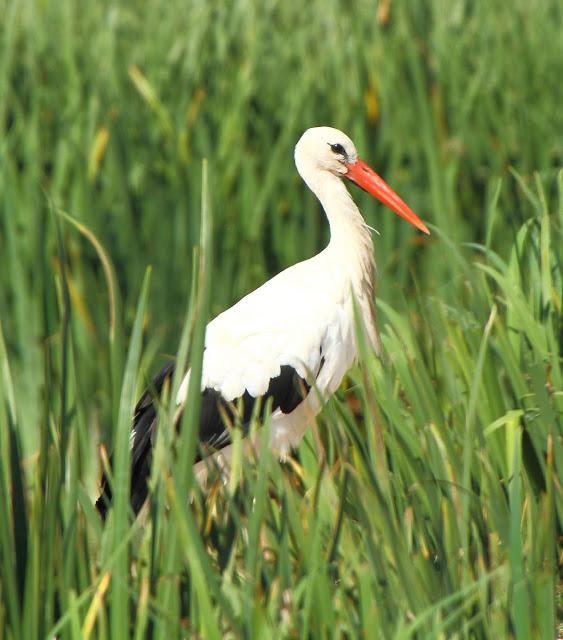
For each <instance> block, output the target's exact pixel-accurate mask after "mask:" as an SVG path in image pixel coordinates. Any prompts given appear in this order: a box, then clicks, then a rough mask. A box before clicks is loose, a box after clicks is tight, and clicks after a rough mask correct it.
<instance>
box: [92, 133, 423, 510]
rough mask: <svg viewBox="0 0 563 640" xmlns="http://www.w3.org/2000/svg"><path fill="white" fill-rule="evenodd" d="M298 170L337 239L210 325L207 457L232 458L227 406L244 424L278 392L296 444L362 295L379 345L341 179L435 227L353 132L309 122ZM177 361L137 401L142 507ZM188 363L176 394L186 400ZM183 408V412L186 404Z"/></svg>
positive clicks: (332, 379) (204, 426)
mask: <svg viewBox="0 0 563 640" xmlns="http://www.w3.org/2000/svg"><path fill="white" fill-rule="evenodd" d="M295 164H296V166H297V170H298V171H299V174H300V175H301V177H302V178H303V180H304V181H305V183H306V184H307V186H308V187H309V188H310V189H311V191H312V192H313V193H314V194H315V195H316V196H317V198H318V199H319V200H320V202H321V205H322V206H323V209H324V211H325V213H326V216H327V218H328V222H329V225H330V242H329V243H328V246H327V247H326V248H325V249H324V250H323V251H321V252H320V253H319V254H317V255H316V256H314V257H313V258H310V259H309V260H305V261H303V262H300V263H298V264H295V265H293V266H291V267H289V268H288V269H286V270H285V271H282V272H281V273H279V274H278V275H277V276H275V277H274V278H272V279H271V280H269V281H268V282H266V283H265V284H263V285H262V286H261V287H259V288H258V289H256V290H255V291H253V292H252V293H249V294H248V295H247V296H245V297H244V298H243V299H242V300H240V301H239V302H238V303H237V304H235V305H234V306H233V307H231V308H230V309H227V310H226V311H224V312H223V313H221V314H219V315H218V316H217V317H216V318H215V319H214V320H212V321H211V322H210V323H209V324H208V325H207V328H206V334H205V351H204V354H203V373H202V380H201V390H202V400H201V401H202V406H201V416H200V424H199V441H200V445H201V446H200V450H199V453H198V456H197V459H196V461H197V462H198V464H200V465H201V464H202V463H203V459H204V458H205V457H206V455H209V454H210V453H213V455H215V456H220V457H221V458H222V460H223V461H227V462H228V460H229V456H230V449H231V439H230V432H229V430H228V429H227V427H226V426H225V424H224V422H223V419H222V414H224V413H225V412H227V415H231V416H234V413H235V407H238V408H239V409H240V407H241V405H242V411H241V414H239V416H241V422H242V424H243V426H244V425H245V423H246V424H247V423H248V422H249V421H250V417H251V415H252V409H253V404H254V403H255V402H256V400H257V399H258V398H261V406H262V407H265V405H266V401H267V400H268V399H269V398H271V407H272V414H271V423H270V424H271V446H272V448H273V450H274V451H275V452H277V453H278V454H280V455H284V454H285V453H287V452H288V451H289V450H290V449H291V448H292V447H295V446H296V445H297V444H298V443H299V441H300V440H301V438H302V437H303V434H304V432H305V430H306V428H307V425H308V423H309V422H310V421H311V418H312V417H313V416H314V415H316V414H317V413H318V411H319V410H320V408H321V405H322V401H323V400H324V399H327V398H328V397H329V396H330V395H331V394H332V393H334V391H335V390H336V389H337V388H338V386H339V385H340V382H341V381H342V378H343V377H344V375H345V373H346V372H347V371H348V369H349V368H350V367H351V365H352V363H353V362H354V360H355V359H356V358H357V355H358V347H357V342H356V331H355V321H354V311H353V307H354V299H355V300H356V303H357V309H358V310H359V315H360V320H361V328H362V330H363V332H364V335H365V337H366V340H367V343H368V344H369V345H370V346H371V347H372V348H373V349H375V350H376V351H377V350H378V349H379V336H378V333H377V328H376V324H375V308H374V281H375V261H374V256H373V247H372V241H371V234H370V227H368V226H367V225H366V223H365V221H364V219H363V217H362V214H361V213H360V211H359V209H358V207H357V206H356V204H355V203H354V201H353V200H352V198H351V196H350V194H349V193H348V190H347V189H346V186H345V185H344V182H343V180H342V178H347V179H348V180H351V181H352V182H354V183H356V184H357V185H358V186H360V187H361V188H362V189H364V190H365V191H367V192H368V193H370V194H371V195H373V196H375V197H376V198H377V199H378V200H380V201H381V202H382V203H383V204H385V205H386V206H387V207H389V208H390V209H392V210H393V211H394V212H395V213H397V214H398V215H399V216H401V217H402V218H404V219H405V220H407V221H408V222H410V223H411V224H413V225H414V226H415V227H417V228H418V229H420V230H421V231H423V232H424V233H429V231H428V229H427V228H426V226H425V225H424V223H423V222H422V221H421V220H420V219H419V218H418V216H417V215H416V214H415V213H414V212H413V211H412V210H411V209H410V208H409V207H408V206H407V205H406V204H405V203H404V202H403V201H402V200H401V198H399V196H398V195H397V194H396V193H395V192H394V191H393V190H392V189H391V188H390V187H389V186H388V185H387V184H386V183H385V182H384V181H383V180H382V179H381V178H380V177H379V176H378V175H377V174H376V173H375V171H373V170H372V169H371V168H370V167H369V166H368V165H367V164H365V163H364V162H363V161H362V160H360V159H359V158H358V153H357V151H356V147H355V146H354V143H353V142H352V140H350V138H349V137H348V136H347V135H345V134H344V133H342V131H339V130H338V129H333V128H331V127H315V128H312V129H308V130H307V131H305V133H304V134H303V135H302V136H301V139H300V140H299V142H298V143H297V146H296V147H295ZM173 370H174V364H173V363H168V364H167V365H166V366H165V367H164V368H163V370H162V371H161V372H160V373H159V374H158V375H157V376H156V378H155V379H154V381H153V385H152V387H151V390H150V391H146V392H145V393H144V395H143V397H142V398H141V399H140V401H139V403H138V404H137V407H136V410H135V415H134V423H133V430H132V436H131V463H132V470H131V506H132V509H133V511H134V512H135V513H137V512H138V511H139V510H140V508H141V507H142V505H143V503H144V501H145V499H146V497H147V493H148V485H147V482H148V477H149V474H150V464H151V458H152V455H151V452H152V448H153V446H154V439H155V434H156V417H157V412H156V407H155V403H154V396H155V394H160V392H161V390H162V388H163V385H164V383H165V382H166V381H167V380H170V378H171V376H172V373H173ZM189 376H190V371H188V372H187V373H186V374H185V377H184V379H183V381H182V384H181V386H180V388H179V391H178V396H177V398H176V402H177V404H178V405H179V407H180V408H181V407H182V406H183V404H184V402H185V400H186V395H187V389H188V381H189ZM179 413H180V412H179ZM110 501H111V488H110V486H109V483H108V481H107V478H104V479H103V486H102V495H101V497H100V498H99V499H98V501H97V507H98V510H99V511H100V513H101V514H102V516H105V513H106V510H107V507H108V506H109V504H110Z"/></svg>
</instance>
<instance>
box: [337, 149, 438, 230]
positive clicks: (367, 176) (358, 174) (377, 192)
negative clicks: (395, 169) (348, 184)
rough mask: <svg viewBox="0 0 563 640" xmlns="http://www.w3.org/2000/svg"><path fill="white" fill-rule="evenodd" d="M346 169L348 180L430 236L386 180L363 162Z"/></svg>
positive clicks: (420, 221) (357, 162)
mask: <svg viewBox="0 0 563 640" xmlns="http://www.w3.org/2000/svg"><path fill="white" fill-rule="evenodd" d="M346 167H347V168H348V173H346V174H344V175H345V177H346V178H348V179H349V180H351V181H352V182H355V183H356V184H357V185H358V187H361V188H362V189H364V191H367V192H368V193H370V194H371V195H372V196H374V198H377V199H378V200H379V201H380V202H383V204H384V205H385V206H386V207H389V209H391V211H394V212H395V213H396V214H397V215H398V216H401V218H404V219H405V220H406V221H407V222H410V223H411V224H413V225H414V226H415V227H416V228H417V229H420V230H421V231H423V232H424V233H427V234H428V235H430V231H428V228H427V227H426V225H425V224H424V222H422V220H421V219H420V218H419V217H418V216H417V215H416V213H415V212H414V211H413V210H412V209H411V208H410V207H409V206H408V205H407V204H405V203H404V202H403V201H402V200H401V198H399V196H398V195H397V194H396V193H395V192H394V191H393V189H391V187H390V186H389V185H388V184H387V183H386V182H385V180H383V178H380V177H379V176H378V175H377V173H375V171H374V170H373V169H372V168H371V167H369V166H368V165H367V164H366V163H365V162H363V160H357V161H356V162H354V163H350V164H347V165H346Z"/></svg>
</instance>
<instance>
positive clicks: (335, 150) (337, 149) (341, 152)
mask: <svg viewBox="0 0 563 640" xmlns="http://www.w3.org/2000/svg"><path fill="white" fill-rule="evenodd" d="M329 146H330V148H331V150H332V151H333V153H337V154H338V155H339V156H346V151H345V150H344V147H343V146H342V145H341V144H340V143H338V142H337V143H336V144H331V145H329Z"/></svg>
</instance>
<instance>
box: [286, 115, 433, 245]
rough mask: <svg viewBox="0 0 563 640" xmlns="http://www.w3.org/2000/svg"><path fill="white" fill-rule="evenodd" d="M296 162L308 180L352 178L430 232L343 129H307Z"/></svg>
mask: <svg viewBox="0 0 563 640" xmlns="http://www.w3.org/2000/svg"><path fill="white" fill-rule="evenodd" d="M295 164H296V165H297V169H298V171H299V173H300V174H301V175H302V176H303V177H304V178H305V180H306V181H307V182H308V183H309V182H312V181H314V176H315V175H316V176H319V177H320V176H322V175H323V174H324V173H325V172H327V173H331V174H333V175H335V176H337V177H340V178H347V179H348V180H351V181H352V182H354V183H355V184H357V185H358V186H359V187H361V188H362V189H363V190H364V191H367V192H368V193H369V194H371V195H372V196H374V197H375V198H377V199H378V200H379V201H380V202H382V203H383V204H384V205H385V206H387V207H389V209H391V210H392V211H394V212H395V213H396V214H397V215H399V216H401V218H404V219H405V220H407V222H410V223H411V224H412V225H414V226H415V227H416V228H417V229H420V230H421V231H423V232H424V233H427V234H430V231H428V228H427V227H426V225H425V224H424V222H422V220H421V219H420V218H419V217H418V216H417V215H416V213H414V211H413V210H412V209H411V208H410V207H409V206H408V205H407V204H406V203H405V202H403V200H402V199H401V198H400V197H399V196H398V195H397V194H396V193H395V192H394V191H393V189H391V187H390V186H389V185H388V184H387V183H386V182H385V181H384V180H383V179H382V178H381V177H380V176H378V175H377V173H376V172H375V171H374V170H373V169H372V168H371V167H369V165H367V164H366V163H365V162H364V161H363V160H360V159H359V158H358V152H357V151H356V146H355V145H354V143H353V142H352V140H350V138H349V137H348V136H347V135H346V134H345V133H343V132H342V131H339V130H338V129H334V128H332V127H313V128H311V129H307V131H305V133H304V134H303V135H302V136H301V138H300V140H299V142H298V143H297V145H296V146H295Z"/></svg>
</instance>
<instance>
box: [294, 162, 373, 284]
mask: <svg viewBox="0 0 563 640" xmlns="http://www.w3.org/2000/svg"><path fill="white" fill-rule="evenodd" d="M303 173H305V172H303ZM303 173H302V177H303V179H304V180H305V182H306V183H307V186H308V187H309V188H310V189H311V191H312V192H313V193H314V194H315V195H316V196H317V198H318V199H319V200H320V202H321V205H322V206H323V209H324V211H325V213H326V216H327V218H328V222H329V225H330V243H329V245H328V247H327V249H326V250H327V251H328V252H330V253H331V259H333V260H334V261H335V262H338V263H345V264H347V265H349V266H350V267H353V268H354V267H356V268H359V269H360V270H364V271H368V272H372V271H373V270H374V266H375V265H374V260H373V244H372V240H371V234H370V231H369V228H368V226H367V225H366V223H365V221H364V219H363V217H362V214H361V213H360V211H359V209H358V207H357V205H356V203H355V202H354V201H353V200H352V197H351V196H350V194H349V193H348V190H347V189H346V187H345V186H344V183H343V182H342V179H341V178H338V177H337V176H335V175H334V174H332V173H330V172H328V171H316V172H308V173H309V175H307V174H305V175H303ZM354 270H355V269H354Z"/></svg>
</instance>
